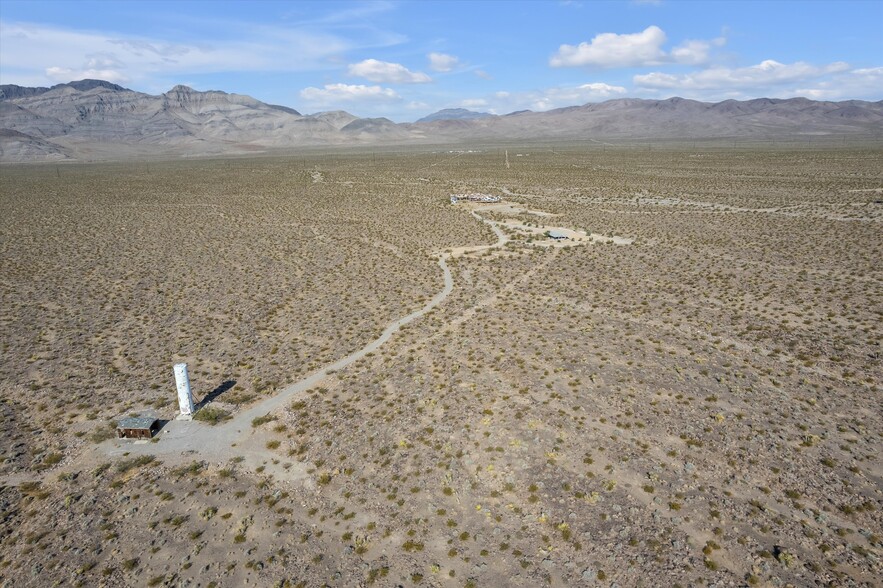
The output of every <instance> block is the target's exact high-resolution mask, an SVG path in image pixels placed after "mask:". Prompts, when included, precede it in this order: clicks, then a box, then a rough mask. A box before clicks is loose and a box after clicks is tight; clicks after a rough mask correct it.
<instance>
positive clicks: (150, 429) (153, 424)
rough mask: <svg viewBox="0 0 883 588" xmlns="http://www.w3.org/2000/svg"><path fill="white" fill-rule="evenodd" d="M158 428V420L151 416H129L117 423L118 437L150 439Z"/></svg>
mask: <svg viewBox="0 0 883 588" xmlns="http://www.w3.org/2000/svg"><path fill="white" fill-rule="evenodd" d="M158 430H159V421H158V420H157V419H155V418H153V417H129V418H125V419H121V420H120V422H119V424H118V425H117V437H119V438H120V439H150V438H151V437H153V435H154V433H156V432H157V431H158Z"/></svg>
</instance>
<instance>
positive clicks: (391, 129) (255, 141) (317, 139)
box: [0, 80, 883, 162]
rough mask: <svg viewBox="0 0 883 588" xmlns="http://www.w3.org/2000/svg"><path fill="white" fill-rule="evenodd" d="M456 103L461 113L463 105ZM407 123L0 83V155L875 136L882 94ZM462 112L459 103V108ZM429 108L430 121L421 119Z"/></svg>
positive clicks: (114, 90)
mask: <svg viewBox="0 0 883 588" xmlns="http://www.w3.org/2000/svg"><path fill="white" fill-rule="evenodd" d="M461 111H462V112H461ZM445 112H446V111H441V112H440V113H435V115H430V116H429V117H425V118H424V119H422V120H421V121H418V122H416V123H401V124H396V123H394V122H392V121H390V120H388V119H385V118H359V117H357V116H355V115H352V114H350V113H348V112H344V111H330V112H320V113H316V114H311V115H303V114H301V113H300V112H299V111H297V110H295V109H293V108H289V107H286V106H278V105H272V104H266V103H264V102H261V101H259V100H257V99H255V98H252V97H250V96H246V95H242V94H228V93H226V92H222V91H214V90H213V91H206V92H201V91H196V90H193V89H192V88H189V87H187V86H175V87H174V88H172V89H171V90H169V91H168V92H165V93H164V94H160V95H150V94H144V93H141V92H136V91H133V90H129V89H127V88H123V87H122V86H119V85H117V84H113V83H110V82H106V81H103V80H80V81H77V82H71V83H68V84H59V85H56V86H53V87H52V88H24V87H21V86H12V85H4V86H2V87H0V131H2V132H0V161H2V162H19V161H43V160H62V159H75V160H91V159H121V158H126V157H138V156H164V157H175V156H197V155H198V156H205V155H215V154H217V155H220V154H232V153H253V152H258V151H268V150H278V149H291V148H298V147H316V146H334V145H345V146H358V145H384V144H385V145H400V144H401V145H410V144H430V143H437V144H445V143H475V142H488V141H520V140H536V139H539V140H545V141H556V140H561V141H577V140H578V141H606V140H623V141H635V140H638V141H639V140H645V139H646V140H660V139H662V140H668V139H671V140H683V139H726V138H775V139H787V138H799V137H811V136H844V137H852V138H859V139H862V140H876V139H880V138H883V101H880V102H865V101H859V100H850V101H845V102H820V101H813V100H808V99H806V98H791V99H770V98H760V99H756V100H748V101H736V100H726V101H724V102H719V103H706V102H699V101H695V100H686V99H683V98H670V99H667V100H645V99H637V98H627V99H618V100H610V101H607V102H602V103H597V104H595V103H590V104H585V105H582V106H571V107H566V108H559V109H556V110H550V111H546V112H531V111H520V112H516V113H510V114H508V115H505V116H495V115H489V114H485V115H484V116H482V114H483V113H472V112H471V111H466V110H464V109H452V110H451V111H449V114H450V116H448V115H447V114H445ZM464 113H465V114H464ZM427 119H429V120H427Z"/></svg>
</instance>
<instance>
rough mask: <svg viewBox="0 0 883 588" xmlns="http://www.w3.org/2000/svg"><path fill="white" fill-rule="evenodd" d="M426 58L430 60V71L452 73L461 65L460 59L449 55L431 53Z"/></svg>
mask: <svg viewBox="0 0 883 588" xmlns="http://www.w3.org/2000/svg"><path fill="white" fill-rule="evenodd" d="M426 57H427V58H428V59H429V69H431V70H432V71H441V72H445V71H451V70H452V69H454V68H455V67H457V66H458V65H459V64H460V60H459V59H458V58H456V57H454V56H453V55H448V54H447V53H430V54H429V55H427V56H426Z"/></svg>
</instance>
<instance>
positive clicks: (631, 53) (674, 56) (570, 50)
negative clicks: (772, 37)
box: [549, 25, 727, 68]
mask: <svg viewBox="0 0 883 588" xmlns="http://www.w3.org/2000/svg"><path fill="white" fill-rule="evenodd" d="M666 40H667V37H666V34H665V31H663V30H662V29H661V28H659V27H657V26H655V25H652V26H649V27H647V28H646V29H644V30H643V31H641V32H640V33H626V34H621V35H620V34H617V33H601V34H599V35H595V37H594V38H592V40H591V41H589V42H583V43H580V44H579V45H575V46H574V45H561V46H560V47H559V48H558V52H557V53H556V54H555V55H553V56H552V58H551V59H550V60H549V65H551V66H552V67H605V68H611V67H639V66H649V65H662V64H665V63H682V64H688V65H697V64H700V63H706V62H707V61H708V60H709V58H710V57H711V51H712V49H713V48H714V47H721V46H723V45H725V44H726V42H727V40H726V38H725V37H723V36H721V37H718V38H716V39H712V40H710V41H705V40H700V39H687V40H686V41H683V42H682V43H680V44H679V45H677V46H675V47H674V48H673V49H672V50H671V51H670V52H667V51H666V50H665V49H663V45H664V44H665V42H666Z"/></svg>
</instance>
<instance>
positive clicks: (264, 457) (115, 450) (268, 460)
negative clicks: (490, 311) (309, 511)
mask: <svg viewBox="0 0 883 588" xmlns="http://www.w3.org/2000/svg"><path fill="white" fill-rule="evenodd" d="M471 214H472V216H474V217H475V218H476V219H477V220H479V221H480V222H482V223H484V224H486V225H488V226H489V227H490V228H491V230H492V231H493V232H494V234H495V235H496V236H497V241H496V242H495V243H492V244H490V245H473V246H465V247H457V248H454V249H453V250H451V251H450V252H445V253H441V254H439V256H438V265H439V267H440V268H441V270H442V275H443V279H444V286H443V287H442V289H441V290H440V291H439V292H438V294H436V295H435V296H434V297H433V298H432V299H431V300H429V301H428V302H427V303H426V304H424V305H423V306H422V307H421V308H419V309H418V310H415V311H414V312H412V313H410V314H407V315H405V316H403V317H399V318H397V319H395V320H393V321H392V322H391V323H389V324H388V325H387V326H386V328H384V330H383V332H382V333H381V334H380V335H379V336H378V337H377V338H376V339H374V340H372V341H370V342H369V343H368V344H366V345H365V346H364V347H362V348H360V349H359V350H357V351H354V352H353V353H351V354H349V355H347V356H346V357H343V358H341V359H338V360H337V361H335V362H333V363H331V364H328V365H326V366H325V367H322V368H320V369H318V370H316V371H314V372H313V373H311V374H309V375H308V376H306V377H304V378H302V379H301V380H298V381H297V382H294V383H293V384H291V385H289V386H287V387H285V388H284V389H283V390H281V391H280V392H279V393H277V394H276V395H275V396H273V397H271V398H267V399H266V400H263V401H261V402H259V403H257V404H255V405H254V406H252V407H250V408H248V409H246V410H244V411H242V412H239V413H237V414H236V415H235V416H234V417H233V418H232V419H230V420H228V421H226V422H223V423H221V424H218V425H215V426H211V425H207V424H204V423H201V422H199V421H177V420H175V421H169V422H168V423H167V424H166V426H165V427H163V429H162V431H161V432H160V433H159V437H158V439H159V440H158V442H156V443H144V442H136V443H132V442H128V441H123V442H120V441H119V440H111V441H106V442H105V443H103V444H102V445H101V446H100V450H101V451H102V452H103V453H105V454H106V455H110V456H121V455H123V454H127V455H146V454H149V455H155V456H165V457H166V458H171V459H172V460H174V459H175V457H176V456H177V457H178V458H182V461H183V460H188V461H189V460H192V459H195V458H197V457H199V458H202V459H209V460H213V461H225V460H228V459H231V458H233V457H236V456H241V457H244V458H245V460H244V462H243V465H245V466H250V467H256V466H258V465H263V466H264V468H265V470H264V471H266V472H267V473H273V474H279V475H281V477H285V478H288V479H302V478H306V477H307V476H306V474H305V472H303V471H301V468H300V467H299V464H290V463H288V464H285V465H284V466H283V465H280V464H278V463H272V458H273V455H272V454H270V453H269V452H268V451H267V450H266V449H265V448H264V447H263V446H262V445H260V444H259V442H260V441H261V440H262V439H263V437H264V436H265V435H263V434H261V432H260V431H257V430H255V429H254V428H253V427H252V424H251V423H252V420H254V419H255V418H258V417H262V416H264V415H267V414H269V413H271V412H273V411H274V410H277V409H279V408H281V407H283V406H285V405H287V404H289V403H290V402H292V401H293V400H294V399H295V398H296V397H297V396H298V395H300V394H302V393H304V392H306V391H307V390H309V389H311V388H313V387H315V386H318V385H319V384H320V383H321V382H322V381H323V380H324V379H325V378H326V377H328V375H329V374H331V373H333V372H336V371H338V370H341V369H344V368H346V367H347V366H349V365H351V364H353V363H355V362H356V361H359V360H360V359H362V358H364V357H366V356H367V355H368V354H370V353H373V352H375V351H377V350H378V349H379V348H380V347H381V346H382V345H384V344H385V343H386V342H387V341H389V340H390V338H391V337H392V336H393V335H394V334H395V333H396V332H397V331H398V330H399V329H400V328H402V327H403V326H404V325H406V324H408V323H410V322H412V321H415V320H417V319H419V318H421V317H423V316H424V315H426V314H427V313H429V312H431V311H432V310H433V309H434V308H435V307H437V306H438V305H439V304H441V303H442V302H443V301H444V300H445V299H446V298H447V297H448V295H450V293H451V292H452V291H453V289H454V278H453V276H452V274H451V270H450V268H449V267H448V264H447V260H448V259H451V258H452V257H459V256H461V255H465V254H468V253H475V252H479V251H485V250H490V249H496V248H499V247H503V246H505V245H506V243H508V242H509V238H508V237H507V236H506V234H505V233H504V232H503V231H502V230H501V229H500V228H499V227H498V226H497V224H498V223H496V222H494V221H490V220H487V219H485V218H484V217H482V216H481V215H479V214H478V213H477V212H476V211H474V210H473V211H471Z"/></svg>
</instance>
